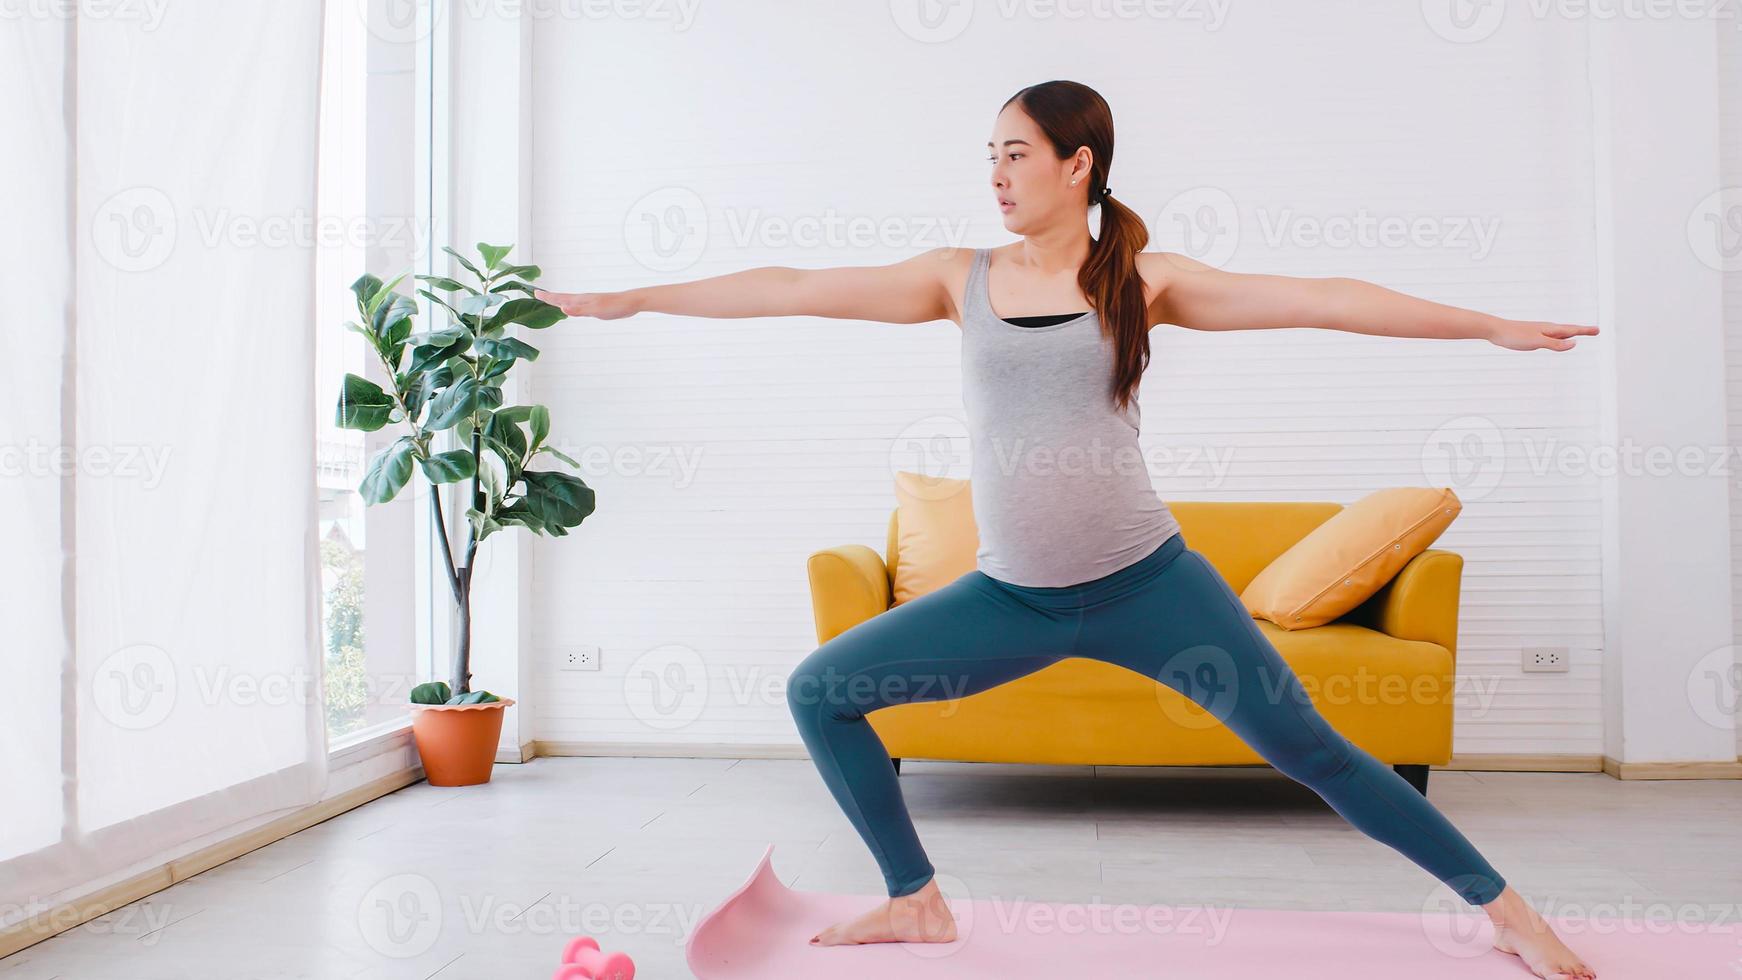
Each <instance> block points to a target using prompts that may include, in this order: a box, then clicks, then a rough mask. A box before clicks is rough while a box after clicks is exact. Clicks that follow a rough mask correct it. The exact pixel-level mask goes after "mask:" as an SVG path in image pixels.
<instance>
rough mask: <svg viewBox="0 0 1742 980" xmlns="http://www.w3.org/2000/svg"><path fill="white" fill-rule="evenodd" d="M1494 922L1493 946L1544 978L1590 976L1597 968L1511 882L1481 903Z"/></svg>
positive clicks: (1580, 978) (1581, 978)
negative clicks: (1494, 895)
mask: <svg viewBox="0 0 1742 980" xmlns="http://www.w3.org/2000/svg"><path fill="white" fill-rule="evenodd" d="M1482 909H1483V911H1485V912H1487V913H1488V918H1489V920H1491V921H1492V922H1493V923H1494V948H1495V949H1497V950H1499V951H1501V952H1502V953H1512V954H1513V955H1515V956H1517V957H1518V958H1520V959H1522V960H1524V964H1525V965H1526V966H1528V967H1530V972H1532V973H1534V974H1536V975H1537V976H1539V977H1542V978H1543V980H1587V978H1595V977H1596V976H1597V971H1596V970H1593V969H1591V968H1590V967H1588V966H1586V965H1585V961H1584V960H1581V959H1579V958H1578V956H1577V955H1575V954H1574V953H1573V951H1572V950H1570V949H1568V948H1567V946H1566V944H1565V943H1563V942H1561V940H1560V937H1559V936H1557V935H1555V933H1554V930H1553V929H1551V928H1549V924H1548V923H1547V922H1546V921H1544V919H1543V917H1542V916H1541V915H1538V914H1537V911H1536V909H1534V908H1532V907H1531V905H1530V903H1529V902H1526V901H1525V900H1524V896H1523V895H1520V894H1518V893H1517V892H1516V891H1513V890H1512V886H1511V885H1507V886H1506V890H1505V891H1503V892H1501V893H1500V897H1499V898H1497V899H1495V900H1494V901H1492V902H1489V903H1488V904H1487V905H1484V906H1482Z"/></svg>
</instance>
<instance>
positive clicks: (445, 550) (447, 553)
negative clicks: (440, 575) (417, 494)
mask: <svg viewBox="0 0 1742 980" xmlns="http://www.w3.org/2000/svg"><path fill="white" fill-rule="evenodd" d="M429 505H430V509H431V510H433V511H434V512H435V526H436V534H438V535H440V536H441V539H442V570H443V571H445V572H447V573H448V574H447V579H448V589H449V591H451V592H452V593H453V594H454V602H455V603H460V602H462V601H463V599H462V597H461V595H460V577H459V575H457V574H455V572H454V549H453V546H452V545H450V544H449V543H448V523H447V521H445V520H443V519H442V488H441V484H438V483H432V484H430V487H429Z"/></svg>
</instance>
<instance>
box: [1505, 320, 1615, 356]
mask: <svg viewBox="0 0 1742 980" xmlns="http://www.w3.org/2000/svg"><path fill="white" fill-rule="evenodd" d="M1596 335H1597V328H1596V327H1587V326H1581V325H1579V324H1576V323H1549V322H1547V321H1544V320H1500V321H1499V322H1498V323H1496V324H1495V326H1494V330H1493V332H1492V333H1490V334H1489V335H1488V341H1489V343H1492V344H1498V345H1499V346H1501V347H1505V348H1506V349H1508V350H1541V349H1544V348H1547V349H1548V350H1572V349H1573V344H1574V340H1573V338H1574V337H1595V336H1596Z"/></svg>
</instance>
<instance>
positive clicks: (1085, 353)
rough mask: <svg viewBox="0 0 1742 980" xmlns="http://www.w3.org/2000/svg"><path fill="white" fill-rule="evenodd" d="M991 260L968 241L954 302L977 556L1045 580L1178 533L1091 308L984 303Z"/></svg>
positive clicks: (1028, 578)
mask: <svg viewBox="0 0 1742 980" xmlns="http://www.w3.org/2000/svg"><path fill="white" fill-rule="evenodd" d="M990 260H991V251H990V250H989V249H983V248H981V249H975V250H974V263H973V266H972V269H971V271H970V272H969V273H968V283H967V287H966V290H965V293H964V298H963V302H962V406H963V408H965V409H966V410H967V417H968V440H969V445H970V446H971V448H972V462H971V466H970V469H969V487H970V489H971V491H972V496H973V506H974V523H975V524H976V525H977V526H978V528H979V532H980V550H979V552H978V553H977V555H976V556H975V557H976V567H978V568H979V570H980V571H981V572H984V573H985V574H987V575H990V576H991V577H993V578H995V579H998V580H999V581H1002V582H1008V583H1010V584H1012V585H1026V586H1039V587H1046V588H1056V587H1059V586H1065V585H1077V584H1079V583H1082V582H1088V581H1091V580H1093V579H1097V578H1101V577H1102V576H1105V575H1111V574H1112V573H1114V572H1116V571H1118V570H1120V569H1121V568H1124V567H1125V566H1127V565H1131V564H1135V563H1136V562H1138V561H1139V560H1141V559H1143V558H1146V557H1148V556H1149V554H1150V553H1151V552H1153V551H1155V549H1157V548H1159V547H1161V545H1162V543H1163V542H1165V541H1167V539H1169V538H1171V537H1173V536H1174V535H1175V534H1176V533H1178V532H1179V523H1178V522H1177V521H1176V520H1174V516H1173V512H1172V511H1170V510H1169V509H1168V506H1167V504H1165V503H1163V502H1162V500H1161V498H1160V497H1159V496H1157V495H1156V492H1155V488H1154V487H1153V486H1152V485H1151V484H1150V481H1149V467H1148V465H1147V464H1146V462H1145V460H1144V458H1143V454H1142V449H1141V447H1140V446H1139V445H1138V440H1137V436H1138V429H1139V421H1140V415H1139V411H1138V407H1137V401H1136V399H1135V397H1133V399H1132V402H1131V404H1130V406H1129V407H1128V408H1127V409H1125V410H1124V411H1120V410H1119V409H1118V408H1117V407H1115V405H1114V403H1113V364H1114V348H1113V342H1112V340H1111V339H1110V338H1107V337H1103V336H1102V335H1101V321H1100V317H1098V316H1097V315H1096V314H1095V313H1093V312H1089V313H1084V314H1083V315H1081V316H1079V317H1076V318H1075V319H1072V320H1066V321H1065V322H1063V323H1059V324H1054V325H1052V326H1046V327H1021V326H1017V325H1016V324H1013V323H1007V322H1005V321H1004V320H1002V319H1000V318H999V317H998V315H997V314H996V313H994V312H992V302H991V297H990V294H989V293H988V291H987V288H986V268H987V265H988V264H989V262H990ZM1133 394H1134V395H1135V393H1133Z"/></svg>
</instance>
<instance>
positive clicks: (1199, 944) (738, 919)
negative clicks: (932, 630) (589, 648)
mask: <svg viewBox="0 0 1742 980" xmlns="http://www.w3.org/2000/svg"><path fill="white" fill-rule="evenodd" d="M773 857H774V848H773V847H772V846H771V847H769V848H768V850H767V851H765V852H764V853H763V855H762V860H761V862H760V863H759V864H757V866H756V870H755V872H753V873H752V874H751V875H750V879H749V880H748V881H746V882H745V883H744V884H743V886H741V887H740V888H739V889H738V890H737V891H735V892H733V893H732V894H731V895H728V896H727V897H726V900H725V901H724V902H722V903H721V904H720V906H719V907H718V908H716V909H714V910H713V911H712V912H710V913H708V915H707V916H706V917H705V918H703V919H702V921H701V922H700V923H699V924H697V926H696V928H695V931H694V932H692V933H690V939H689V943H688V946H687V948H686V954H687V957H688V962H689V966H690V969H691V970H692V971H694V972H695V975H696V976H697V977H699V978H701V980H736V978H745V980H749V978H755V980H862V978H864V980H870V978H876V980H885V978H896V980H923V978H930V977H949V978H952V980H964V978H975V977H987V978H999V980H1014V978H1028V977H1033V978H1037V980H1042V978H1043V980H1125V978H1139V977H1141V978H1144V980H1154V978H1168V980H1187V978H1190V980H1198V978H1204V980H1210V978H1214V980H1259V978H1263V980H1274V978H1277V977H1283V976H1286V977H1289V978H1290V980H1368V978H1373V980H1377V978H1388V980H1390V978H1397V977H1408V978H1410V980H1487V978H1493V980H1519V978H1529V977H1530V976H1531V973H1530V970H1529V969H1528V968H1527V967H1525V965H1524V961H1523V960H1521V959H1519V958H1518V957H1516V956H1513V955H1511V954H1508V953H1502V952H1500V951H1499V950H1495V949H1491V948H1489V947H1490V944H1491V943H1492V941H1493V933H1494V930H1493V927H1492V926H1491V925H1490V924H1489V923H1488V917H1487V916H1486V915H1484V914H1483V913H1482V912H1481V911H1480V910H1477V909H1471V910H1469V911H1467V912H1445V911H1426V912H1421V913H1410V912H1313V911H1300V910H1293V909H1229V908H1225V907H1214V906H1168V905H1150V906H1137V905H1069V904H1050V903H1043V902H1035V901H1028V900H1018V899H1008V900H1005V899H994V898H988V899H974V900H972V901H967V900H963V899H950V898H948V892H949V890H950V889H949V888H948V887H945V894H946V901H947V902H948V903H949V906H950V911H951V912H952V913H953V914H954V915H955V917H956V930H957V938H956V940H955V941H954V942H950V943H872V944H866V945H857V946H823V947H818V946H812V945H810V944H809V939H810V937H811V936H813V935H815V934H816V933H817V932H818V931H819V930H821V929H823V928H825V927H827V926H830V925H833V924H834V923H836V922H839V921H841V920H842V919H846V918H849V917H853V916H857V915H860V914H862V913H864V912H865V911H867V910H869V909H871V908H874V907H876V905H877V903H879V902H881V901H883V900H884V899H885V898H886V896H884V895H836V894H829V893H826V892H806V891H794V890H792V889H790V888H787V887H786V886H785V885H784V884H782V883H781V881H780V879H779V878H777V877H776V876H775V874H774V865H773ZM943 883H944V882H943V881H940V884H943ZM1547 918H1548V919H1549V922H1550V923H1551V924H1552V925H1553V926H1554V927H1555V931H1556V932H1558V933H1559V934H1560V935H1561V938H1563V939H1565V940H1566V941H1567V943H1568V945H1570V946H1571V947H1572V948H1573V949H1575V950H1577V951H1578V953H1579V955H1580V956H1582V957H1584V959H1585V962H1587V963H1589V964H1590V965H1591V966H1592V968H1594V969H1595V970H1596V971H1597V976H1598V978H1599V980H1662V978H1669V980H1708V978H1710V980H1717V978H1724V980H1737V978H1742V927H1738V926H1737V925H1735V924H1723V925H1709V924H1701V923H1690V922H1682V923H1675V922H1666V921H1662V919H1659V920H1656V921H1652V920H1632V919H1622V918H1612V919H1600V918H1599V919H1583V918H1569V917H1563V916H1548V917H1547Z"/></svg>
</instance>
